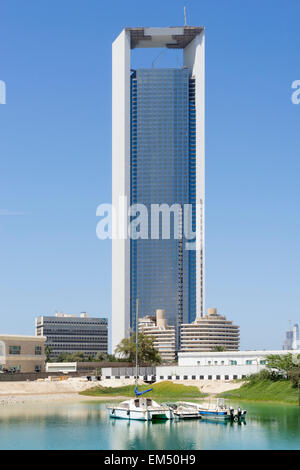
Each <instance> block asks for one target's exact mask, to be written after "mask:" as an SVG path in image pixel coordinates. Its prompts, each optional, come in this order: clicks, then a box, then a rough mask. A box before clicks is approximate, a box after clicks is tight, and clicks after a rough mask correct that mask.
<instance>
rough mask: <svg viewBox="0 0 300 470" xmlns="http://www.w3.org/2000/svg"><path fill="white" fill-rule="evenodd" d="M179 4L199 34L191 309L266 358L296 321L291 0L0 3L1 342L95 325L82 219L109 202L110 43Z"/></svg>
mask: <svg viewBox="0 0 300 470" xmlns="http://www.w3.org/2000/svg"><path fill="white" fill-rule="evenodd" d="M184 5H186V6H187V21H188V24H190V25H204V26H205V28H206V191H207V201H206V216H207V219H206V223H207V229H206V237H207V238H206V247H207V254H206V263H207V265H206V268H207V279H206V281H207V291H206V293H207V307H209V306H211V307H217V308H218V309H219V312H220V313H224V314H225V315H227V316H228V318H229V319H232V320H234V321H235V322H236V323H237V324H239V325H240V326H241V347H242V348H251V349H253V348H264V349H265V348H274V349H275V348H281V343H282V340H283V336H284V332H285V330H286V329H287V328H288V326H289V320H292V321H293V322H294V321H299V320H300V305H299V277H300V276H299V274H300V250H299V248H300V221H299V204H300V194H299V174H300V159H299V156H300V155H299V153H300V152H299V148H300V140H299V135H300V105H293V104H292V102H291V94H292V89H291V84H292V82H293V81H294V80H297V79H300V62H299V51H300V35H299V18H300V5H299V2H298V1H297V0H289V2H284V1H278V0H277V1H276V0H272V1H271V0H264V1H257V0H252V1H251V2H250V1H243V2H241V1H238V0H228V1H226V2H224V1H223V0H209V1H208V0H202V1H197V0H195V1H179V0H172V1H171V0H167V1H164V2H161V1H157V0H152V1H151V2H148V1H147V2H146V1H144V0H141V1H140V2H136V1H130V0H129V1H127V2H123V1H111V2H100V1H99V0H89V1H88V2H87V1H82V0H63V1H61V0H60V1H58V0H51V1H50V0H43V1H42V2H41V1H40V0H27V1H26V2H23V1H21V0H3V1H2V2H1V6H0V10H1V11H0V16H1V29H0V80H4V81H5V83H6V86H7V104H6V105H0V315H1V333H11V334H13V333H18V334H33V332H34V318H35V317H36V316H38V315H41V314H45V315H47V314H48V315H49V314H53V313H54V312H55V311H56V310H61V311H64V312H67V313H79V312H80V311H87V312H88V313H89V314H90V315H92V316H99V315H100V316H107V315H108V316H109V314H110V309H111V245H110V242H109V241H100V240H98V239H97V238H96V224H97V221H98V220H97V217H96V207H97V205H98V204H100V203H102V202H110V201H111V43H112V41H113V40H114V38H115V37H116V36H117V35H118V34H119V32H120V31H121V30H122V29H123V27H125V26H173V25H174V26H177V25H182V23H183V6H184ZM153 54H154V55H153ZM156 56H157V51H154V53H153V52H152V56H150V55H149V54H146V55H145V54H141V53H138V52H137V53H136V55H135V56H134V57H133V64H134V65H140V66H143V67H151V62H152V60H153V58H155V57H156ZM176 60H177V58H176V56H172V57H171V58H170V57H165V58H164V57H162V59H161V61H160V64H159V65H160V66H164V65H165V66H168V65H169V62H172V61H173V62H174V61H175V62H174V65H175V66H176Z"/></svg>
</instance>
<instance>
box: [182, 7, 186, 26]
mask: <svg viewBox="0 0 300 470" xmlns="http://www.w3.org/2000/svg"><path fill="white" fill-rule="evenodd" d="M183 16H184V26H186V7H183Z"/></svg>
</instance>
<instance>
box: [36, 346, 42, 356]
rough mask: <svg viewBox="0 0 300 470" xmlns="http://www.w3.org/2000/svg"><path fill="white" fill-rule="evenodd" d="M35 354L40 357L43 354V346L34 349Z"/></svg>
mask: <svg viewBox="0 0 300 470" xmlns="http://www.w3.org/2000/svg"><path fill="white" fill-rule="evenodd" d="M34 353H35V355H36V356H40V355H41V354H42V346H36V347H35V348H34Z"/></svg>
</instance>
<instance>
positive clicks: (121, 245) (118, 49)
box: [111, 26, 205, 352]
mask: <svg viewBox="0 0 300 470" xmlns="http://www.w3.org/2000/svg"><path fill="white" fill-rule="evenodd" d="M134 48H168V49H181V50H183V63H182V67H181V69H178V70H180V72H179V73H182V74H183V75H187V72H188V73H189V76H190V78H191V79H192V80H193V83H194V85H193V87H194V88H193V97H194V98H193V100H194V104H193V110H194V111H193V112H194V114H193V116H194V118H193V119H194V121H195V130H194V129H193V132H190V131H189V138H190V139H191V138H193V146H192V147H191V146H189V145H188V144H187V152H186V154H188V152H189V149H190V150H191V149H192V153H193V155H192V157H191V158H190V157H189V158H190V160H188V157H187V156H186V157H185V158H186V161H185V162H184V163H185V164H186V163H189V162H193V172H192V174H193V178H194V179H195V181H194V182H193V188H194V189H193V191H194V193H195V194H194V195H193V197H194V199H195V201H197V204H196V202H194V203H193V204H194V205H195V232H196V247H197V250H196V252H195V253H196V255H195V259H193V263H192V264H193V266H192V269H191V274H190V276H194V277H195V279H193V282H192V283H190V284H191V285H189V286H188V287H187V286H186V285H184V284H183V283H182V282H181V280H179V281H178V283H179V285H182V290H183V294H182V295H181V297H180V299H179V296H178V292H177V290H178V287H177V283H176V281H174V279H175V278H176V276H174V275H173V283H171V281H170V282H169V286H167V285H166V282H167V281H166V278H167V277H168V278H170V276H168V274H169V273H170V272H171V270H172V269H173V270H177V271H178V273H177V274H178V277H179V276H180V272H181V268H180V266H178V265H177V263H173V265H172V267H170V268H169V264H168V265H167V264H165V265H163V263H162V267H163V268H165V272H166V275H165V273H164V274H163V276H162V278H164V287H165V291H163V290H161V291H160V293H159V294H155V295H159V296H160V298H163V303H161V302H160V300H159V299H156V298H155V299H154V297H155V296H152V297H151V296H150V294H149V292H152V291H153V292H156V291H157V289H152V290H151V289H147V286H146V287H145V286H144V287H143V288H142V287H141V284H143V282H145V283H147V282H149V283H150V282H151V283H153V284H155V286H156V285H159V282H160V281H159V280H158V279H157V276H155V275H152V273H154V272H155V268H153V269H152V268H151V269H152V271H151V273H150V274H151V275H149V276H148V275H144V276H143V275H140V274H139V273H138V274H137V278H138V281H137V280H136V278H135V279H134V280H133V279H132V276H131V271H132V269H133V263H137V261H136V259H137V258H135V257H134V256H132V253H131V243H130V239H129V236H128V224H129V216H128V209H129V206H130V204H131V203H130V201H131V198H132V197H133V196H132V191H131V190H132V185H133V182H132V181H133V180H134V181H135V179H134V178H132V174H131V169H132V168H131V157H132V153H133V150H132V149H133V147H134V146H136V140H134V141H131V133H132V131H133V127H132V119H131V112H132V106H133V104H132V103H133V102H131V85H132V80H131V65H130V51H131V49H134ZM204 50H205V36H204V28H203V27H193V26H184V27H167V28H142V27H139V28H125V29H124V30H123V31H122V32H121V33H120V35H119V36H118V37H117V38H116V40H115V41H114V43H113V45H112V204H113V207H114V209H115V210H116V217H113V218H112V233H113V240H112V324H111V329H112V351H113V352H114V350H115V347H116V346H117V345H118V344H119V343H120V341H121V340H122V339H123V338H124V337H127V336H129V333H130V329H132V328H133V329H134V327H135V315H134V303H135V299H136V297H140V301H141V310H142V312H143V314H144V315H146V314H150V313H151V312H152V311H155V308H156V307H155V308H151V309H150V308H148V306H147V308H146V307H145V308H144V307H143V302H144V303H145V304H146V297H147V295H148V294H149V295H148V297H149V299H150V300H149V301H148V304H147V305H149V303H151V301H152V300H153V303H155V305H160V306H161V308H164V309H166V314H167V319H168V323H169V324H173V325H175V326H176V331H177V333H176V334H177V336H176V337H177V339H178V337H179V333H178V332H179V328H178V324H181V323H182V322H183V321H184V318H185V322H188V321H192V320H194V318H195V317H196V316H199V317H201V316H202V315H203V312H204V292H205V285H204V283H205V274H204V265H205V260H204V258H205V247H204V231H205V214H204V210H205V188H204V184H205V178H204V175H205V173H204V164H205V133H204V120H205V119H204V99H205V93H204V80H205V73H204ZM165 70H166V74H167V73H169V74H171V73H172V70H171V69H169V72H168V71H167V69H165ZM170 70H171V72H170ZM152 72H153V69H151V68H150V69H149V70H148V72H147V73H149V74H150V73H152ZM168 85H170V86H172V87H173V89H175V88H174V85H173V81H172V80H170V81H169V82H168ZM140 90H141V89H140ZM168 96H171V95H168ZM154 99H156V96H154ZM187 102H189V100H187ZM163 103H164V101H162V100H161V101H160V106H163ZM149 109H150V108H149ZM149 109H147V112H149ZM182 115H184V116H187V114H186V113H182ZM170 119H172V118H170ZM172 124H173V122H172ZM158 127H159V126H158ZM173 127H174V126H173ZM174 128H175V127H174ZM143 129H144V127H143V125H142V126H141V131H143ZM183 134H184V133H183ZM178 135H179V134H178ZM184 135H187V133H185V134H184ZM151 138H152V137H151ZM136 139H137V141H138V139H139V137H138V136H137V137H136ZM171 141H172V142H173V141H174V139H173V140H172V139H171ZM171 141H170V142H171ZM157 142H158V141H156V144H157ZM172 145H173V144H172ZM172 145H171V146H170V148H173V147H172ZM157 148H158V149H161V148H162V145H157ZM174 148H175V147H174ZM157 151H158V150H157ZM139 152H140V153H139V154H138V156H140V157H141V158H142V156H143V152H144V150H139ZM174 152H175V150H174ZM181 154H182V155H185V152H184V153H183V152H181ZM182 155H181V156H182ZM168 156H170V155H169V154H168V155H167V154H166V157H168ZM173 157H174V155H171V156H170V162H171V161H173V160H174V158H173ZM157 161H158V162H159V161H161V160H160V159H158V160H155V159H153V161H152V164H153V165H154V162H157ZM155 164H156V163H155ZM170 165H172V171H175V165H174V163H170ZM142 168H145V166H143V165H142ZM160 174H161V173H160V172H159V171H157V172H156V177H155V176H154V175H152V176H151V175H150V176H149V177H148V178H147V181H148V182H150V183H151V182H152V181H155V178H156V179H157V178H158V175H160ZM166 175H167V177H168V176H169V175H171V172H170V171H169V172H168V173H166ZM176 178H177V186H176V184H175V183H174V186H176V187H179V186H180V185H179V183H178V181H179V180H180V181H181V180H182V179H183V178H184V175H183V172H182V171H178V174H177V175H176ZM175 181H176V180H175V179H174V182H175ZM150 183H149V184H150ZM163 186H164V185H163V184H162V185H160V187H163ZM137 197H138V196H137ZM139 202H141V201H139ZM148 202H149V201H148ZM155 202H158V203H160V204H162V203H165V202H167V201H163V200H158V201H155ZM174 202H178V203H181V202H180V201H179V200H177V201H174ZM149 203H151V201H150V202H149ZM164 241H165V240H164ZM162 251H163V253H164V256H165V257H166V258H168V251H167V250H162ZM184 256H187V255H186V253H185V254H184ZM157 258H158V262H160V261H161V260H160V259H159V257H157ZM152 259H154V258H152ZM139 260H140V263H141V264H139V269H140V270H142V269H145V270H146V269H148V268H149V265H150V264H151V256H150V257H149V259H147V260H148V261H149V263H146V262H144V258H143V256H142V257H140V258H139ZM167 261H168V263H170V257H169V258H168V260H167ZM153 263H154V261H153ZM166 266H167V269H166ZM185 266H187V267H188V266H189V264H188V263H184V267H185ZM149 269H150V268H149ZM146 274H147V273H146ZM185 279H189V276H185ZM134 283H135V284H134ZM133 284H134V285H133ZM140 289H141V292H143V293H144V294H143V293H142V294H140V293H139V291H140ZM187 292H188V294H187ZM185 296H186V297H191V296H192V297H193V300H192V302H191V301H189V300H182V299H184V298H185ZM148 297H147V298H148ZM169 300H170V301H171V300H172V302H173V303H175V301H176V302H177V304H178V305H177V304H176V309H170V308H169V309H168V306H165V304H167V303H168V301H169ZM179 304H182V305H179ZM182 316H183V320H182V318H181V317H182ZM169 317H170V318H169ZM170 319H171V320H174V321H172V322H170V321H169V320H170Z"/></svg>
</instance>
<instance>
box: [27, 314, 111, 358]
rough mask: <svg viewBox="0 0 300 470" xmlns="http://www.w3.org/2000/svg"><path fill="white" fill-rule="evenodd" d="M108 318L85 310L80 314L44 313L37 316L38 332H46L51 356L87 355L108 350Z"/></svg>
mask: <svg viewBox="0 0 300 470" xmlns="http://www.w3.org/2000/svg"><path fill="white" fill-rule="evenodd" d="M107 331H108V323H107V318H94V317H89V316H88V315H87V313H85V312H82V313H81V314H80V315H79V316H78V315H72V314H66V313H56V314H55V316H45V315H42V316H40V317H38V318H36V319H35V332H36V336H37V337H39V336H45V337H46V338H47V340H46V346H48V347H49V348H50V359H51V360H55V359H57V358H58V356H59V355H60V354H64V353H68V354H73V353H77V352H81V353H83V354H84V356H85V358H88V356H96V355H97V354H98V353H103V354H107V347H108V341H107V340H108V333H107Z"/></svg>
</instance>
